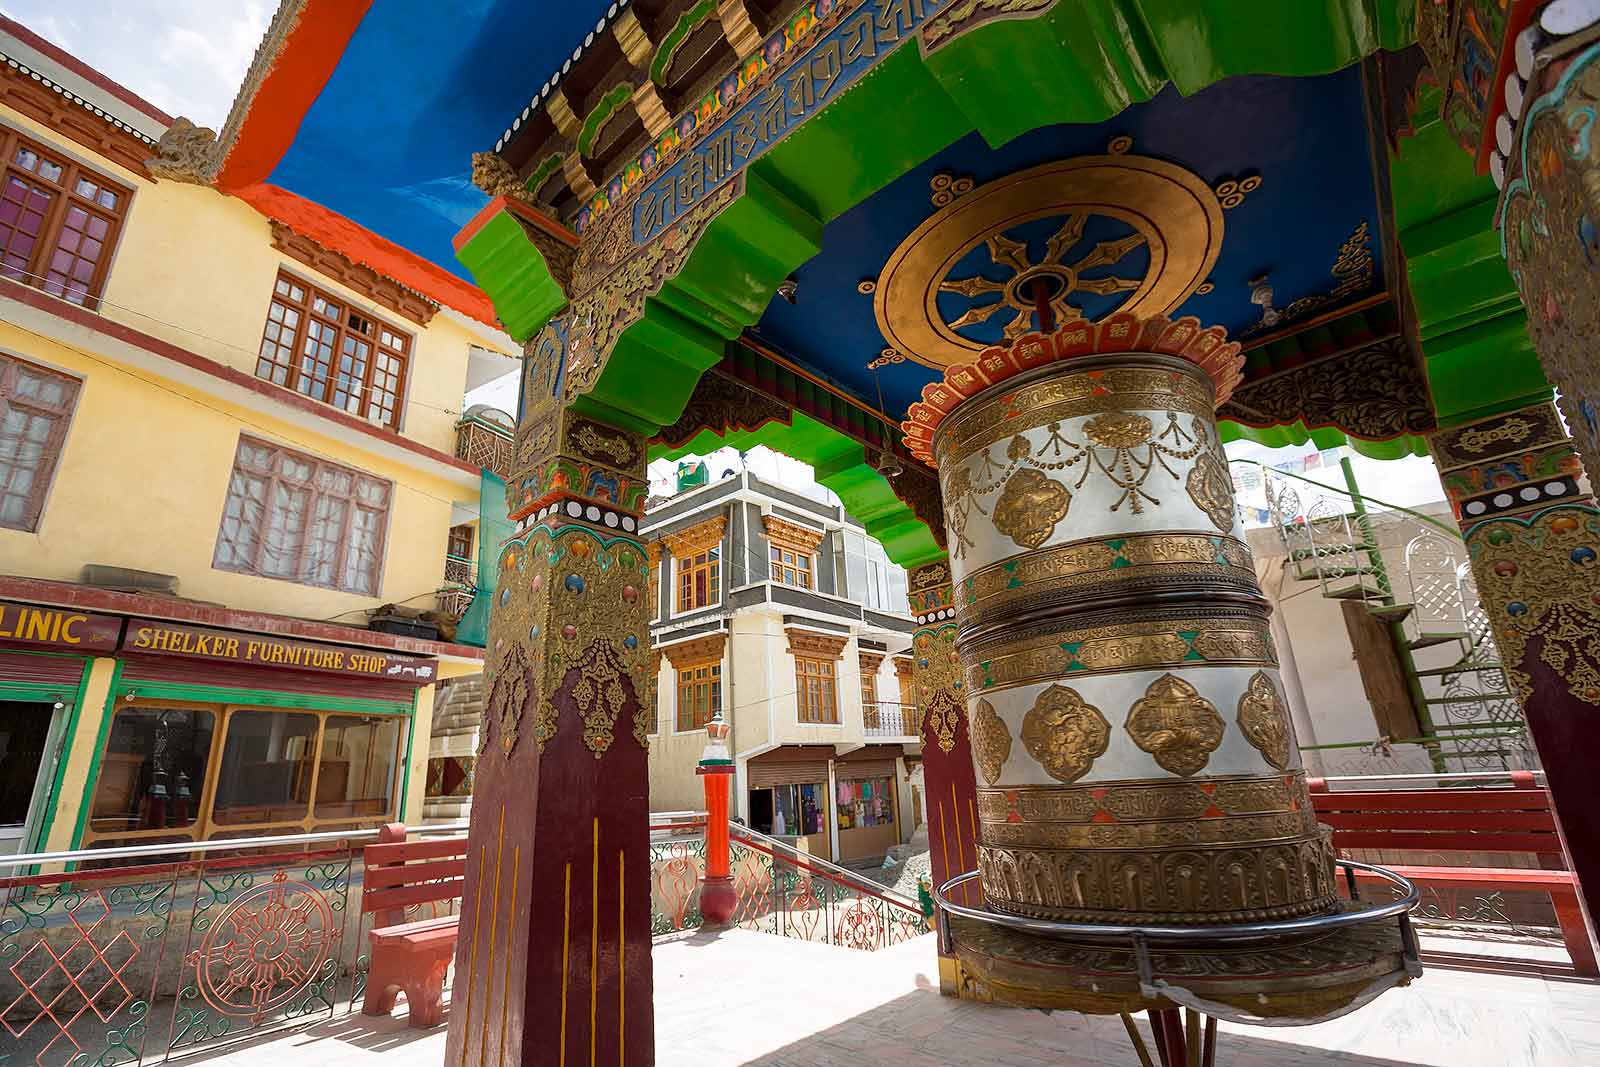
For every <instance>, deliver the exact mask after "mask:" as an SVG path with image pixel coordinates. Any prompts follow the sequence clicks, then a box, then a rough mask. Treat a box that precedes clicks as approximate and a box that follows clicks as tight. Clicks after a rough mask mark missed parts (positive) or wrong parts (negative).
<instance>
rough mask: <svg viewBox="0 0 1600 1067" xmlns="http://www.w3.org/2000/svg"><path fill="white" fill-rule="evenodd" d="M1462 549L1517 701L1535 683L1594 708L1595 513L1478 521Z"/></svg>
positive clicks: (1599, 692)
mask: <svg viewBox="0 0 1600 1067" xmlns="http://www.w3.org/2000/svg"><path fill="white" fill-rule="evenodd" d="M1467 551H1468V553H1469V554H1470V555H1471V557H1472V574H1473V577H1474V578H1475V579H1477V583H1478V594H1479V596H1480V597H1481V598H1482V600H1483V607H1484V611H1485V613H1486V614H1487V615H1488V616H1489V625H1490V627H1491V628H1492V629H1493V631H1494V637H1495V644H1496V645H1497V646H1498V647H1499V650H1500V662H1501V663H1503V664H1504V667H1505V673H1506V678H1507V680H1509V681H1510V682H1511V684H1512V685H1513V686H1514V687H1515V688H1516V691H1517V696H1518V698H1519V699H1520V700H1521V702H1522V704H1523V705H1524V706H1526V705H1527V704H1528V703H1529V702H1530V701H1531V700H1533V699H1534V686H1535V682H1536V681H1542V682H1543V684H1544V685H1545V686H1547V687H1550V688H1555V687H1558V686H1559V687H1560V689H1563V690H1565V691H1566V693H1567V694H1568V695H1570V696H1571V697H1573V698H1574V699H1576V700H1579V701H1582V702H1583V703H1585V704H1591V705H1600V638H1597V637H1596V634H1600V556H1597V553H1600V511H1597V510H1596V509H1595V508H1593V507H1588V506H1582V505H1567V506H1562V507H1554V508H1550V509H1549V510H1547V511H1543V512H1541V513H1539V514H1538V515H1537V516H1535V517H1534V518H1533V519H1532V520H1530V521H1526V522H1524V521H1522V520H1518V519H1491V520H1489V521H1486V522H1480V523H1478V524H1477V525H1475V526H1473V527H1472V529H1471V530H1470V531H1469V532H1468V534H1467ZM1530 642H1532V643H1534V644H1533V648H1535V649H1537V657H1536V658H1535V657H1534V656H1533V655H1530Z"/></svg>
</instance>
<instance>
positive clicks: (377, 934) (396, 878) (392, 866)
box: [361, 823, 467, 1027]
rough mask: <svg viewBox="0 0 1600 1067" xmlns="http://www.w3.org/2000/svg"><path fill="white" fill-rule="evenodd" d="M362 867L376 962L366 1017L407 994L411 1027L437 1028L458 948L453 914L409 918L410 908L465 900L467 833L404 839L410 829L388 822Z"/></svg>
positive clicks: (370, 970) (385, 1010)
mask: <svg viewBox="0 0 1600 1067" xmlns="http://www.w3.org/2000/svg"><path fill="white" fill-rule="evenodd" d="M362 860H363V864H364V867H365V870H364V872H363V874H362V882H361V910H362V911H363V912H371V913H372V916H373V928H372V930H371V931H369V932H368V934H367V937H368V938H369V939H370V940H371V944H372V962H371V965H370V966H369V967H368V969H367V991H366V996H365V998H364V999H363V1001H362V1004H361V1011H362V1013H363V1014H366V1015H388V1014H389V1013H390V1012H391V1011H393V1010H394V1002H395V998H396V996H397V995H398V994H400V993H401V992H404V993H405V995H406V1005H407V1007H408V1009H409V1015H408V1017H407V1022H408V1023H409V1024H410V1025H411V1026H419V1027H426V1026H434V1025H436V1024H437V1023H438V1022H439V1015H440V1012H441V1010H442V1006H443V1000H444V979H445V975H446V974H447V973H448V972H449V970H450V961H451V959H452V958H454V956H455V952H456V922H457V916H455V915H442V916H438V917H436V918H428V919H421V920H418V921H415V922H406V915H405V909H406V908H410V907H414V906H416V905H419V904H437V903H440V902H444V901H451V900H457V899H459V898H460V896H461V893H462V890H463V888H464V887H465V885H466V871H467V839H466V837H465V836H464V835H463V836H459V837H442V838H432V839H430V840H425V841H407V840H406V828H405V827H404V826H402V825H401V824H400V823H390V824H389V825H388V826H385V827H384V828H383V829H381V830H380V831H378V843H377V844H375V845H368V846H367V847H366V848H365V849H363V850H362Z"/></svg>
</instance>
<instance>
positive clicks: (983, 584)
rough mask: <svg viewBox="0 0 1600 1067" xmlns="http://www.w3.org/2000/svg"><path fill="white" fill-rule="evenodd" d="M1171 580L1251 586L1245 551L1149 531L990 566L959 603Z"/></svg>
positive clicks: (1216, 538) (1228, 541)
mask: <svg viewBox="0 0 1600 1067" xmlns="http://www.w3.org/2000/svg"><path fill="white" fill-rule="evenodd" d="M1176 578H1197V579H1204V580H1208V581H1213V582H1214V581H1217V580H1219V579H1221V580H1227V581H1230V582H1249V583H1251V584H1253V583H1254V582H1255V567H1254V564H1253V562H1252V560H1251V557H1250V550H1249V548H1247V547H1246V546H1245V545H1244V543H1243V542H1241V541H1237V540H1235V539H1233V538H1231V537H1223V536H1220V535H1217V534H1198V533H1149V534H1128V535H1126V536H1124V537H1117V538H1109V539H1107V538H1095V539H1093V540H1087V541H1075V542H1070V543H1068V544H1062V545H1052V546H1050V547H1049V548H1041V549H1038V550H1036V551H1033V552H1028V553H1024V554H1022V555H1019V556H1015V557H1013V558H1011V559H1008V560H1002V561H999V562H997V563H992V564H989V565H988V566H986V567H982V568H980V569H978V570H976V571H973V572H972V573H971V574H968V575H967V577H966V578H964V579H963V580H962V582H961V590H960V602H961V604H962V605H963V606H964V607H966V608H968V609H972V608H977V607H990V606H993V605H996V604H1000V603H1004V602H1006V601H1008V600H1012V599H1017V598H1019V597H1021V598H1026V597H1029V596H1033V595H1038V594H1040V593H1045V592H1058V591H1061V590H1064V589H1083V588H1087V587H1094V586H1099V585H1106V586H1108V587H1120V586H1123V585H1126V584H1128V583H1129V582H1137V581H1149V582H1152V583H1155V582H1161V583H1165V582H1168V581H1171V580H1173V579H1176Z"/></svg>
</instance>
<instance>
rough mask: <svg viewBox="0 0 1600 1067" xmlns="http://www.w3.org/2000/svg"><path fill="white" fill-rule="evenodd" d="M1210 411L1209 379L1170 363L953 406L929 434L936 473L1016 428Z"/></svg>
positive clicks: (1057, 380)
mask: <svg viewBox="0 0 1600 1067" xmlns="http://www.w3.org/2000/svg"><path fill="white" fill-rule="evenodd" d="M1215 408H1216V394H1215V392H1214V391H1213V386H1212V384H1211V380H1210V379H1209V378H1207V377H1206V375H1205V372H1204V371H1202V370H1200V369H1199V368H1197V367H1195V366H1194V365H1193V364H1191V363H1182V364H1181V365H1180V364H1176V363H1175V364H1174V365H1173V366H1172V368H1171V369H1170V370H1169V369H1166V368H1164V367H1162V368H1158V367H1142V366H1127V367H1110V368H1107V369H1106V370H1104V371H1102V372H1099V373H1095V374H1090V373H1088V372H1083V373H1077V374H1062V375H1056V376H1054V377H1048V378H1040V379H1039V380H1037V381H1030V382H1025V383H1024V384H1022V385H1020V386H1018V387H1017V388H1015V389H1013V390H1011V391H1010V392H1005V393H1001V394H998V395H996V396H993V397H989V398H985V399H982V400H975V401H969V402H967V403H965V404H962V405H960V406H959V407H957V408H956V409H955V411H953V412H952V413H951V414H950V416H949V417H948V418H946V419H945V420H944V421H943V422H942V423H941V424H940V426H939V429H938V431H937V433H936V435H935V446H936V451H937V454H938V457H939V469H940V470H941V471H942V470H944V469H945V468H946V465H947V464H959V463H960V462H962V461H963V460H965V459H967V458H968V457H969V456H973V455H976V454H977V453H979V452H982V451H985V450H987V449H988V448H989V447H990V446H992V445H994V444H996V443H998V442H1000V441H1006V440H1009V439H1011V438H1012V437H1014V436H1016V433H1017V431H1018V429H1019V428H1024V427H1037V426H1047V425H1049V424H1050V423H1052V422H1064V421H1066V420H1067V419H1073V418H1079V417H1082V416H1085V415H1097V414H1101V413H1103V412H1116V413H1122V412H1126V411H1130V410H1133V411H1167V412H1174V413H1176V414H1179V415H1190V416H1193V417H1195V418H1200V419H1204V420H1207V421H1209V420H1211V419H1213V418H1214V417H1215ZM1024 416H1026V418H1025V420H1024ZM947 495H948V494H947Z"/></svg>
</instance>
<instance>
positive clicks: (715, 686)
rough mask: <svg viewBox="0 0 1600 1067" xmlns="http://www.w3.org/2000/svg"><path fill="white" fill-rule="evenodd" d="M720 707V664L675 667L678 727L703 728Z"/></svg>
mask: <svg viewBox="0 0 1600 1067" xmlns="http://www.w3.org/2000/svg"><path fill="white" fill-rule="evenodd" d="M721 710H722V664H721V663H702V664H699V665H697V666H693V667H681V668H679V670H678V726H677V728H678V729H679V730H703V729H705V725H706V723H708V722H710V721H711V716H713V715H715V714H716V713H717V712H718V711H721Z"/></svg>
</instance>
